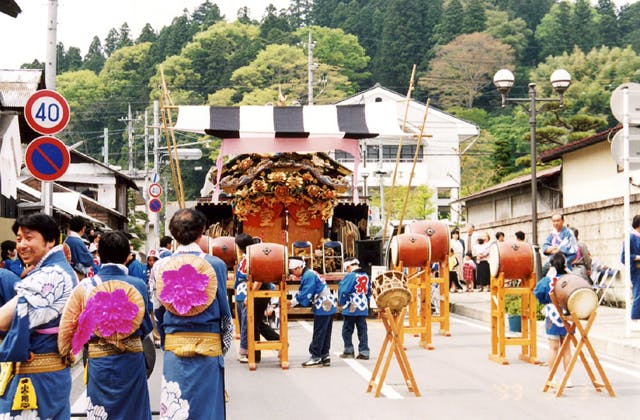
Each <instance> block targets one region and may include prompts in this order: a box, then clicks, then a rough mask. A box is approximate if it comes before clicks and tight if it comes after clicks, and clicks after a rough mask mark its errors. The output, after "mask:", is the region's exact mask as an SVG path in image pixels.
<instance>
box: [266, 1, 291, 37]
mask: <svg viewBox="0 0 640 420" xmlns="http://www.w3.org/2000/svg"><path fill="white" fill-rule="evenodd" d="M260 36H261V37H262V38H263V39H264V40H265V41H266V43H268V44H288V43H289V42H291V40H292V36H291V25H290V23H289V17H288V16H287V14H286V13H282V14H278V11H277V10H276V8H275V6H274V5H273V4H269V6H267V8H266V9H265V15H264V17H263V18H262V22H261V23H260Z"/></svg>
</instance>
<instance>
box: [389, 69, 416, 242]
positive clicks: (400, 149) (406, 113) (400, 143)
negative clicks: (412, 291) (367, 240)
mask: <svg viewBox="0 0 640 420" xmlns="http://www.w3.org/2000/svg"><path fill="white" fill-rule="evenodd" d="M415 75H416V65H415V64H414V65H413V68H412V70H411V78H410V79H409V90H407V98H406V99H405V108H404V117H403V118H402V131H403V132H404V130H405V128H406V126H407V117H408V115H409V104H410V103H411V93H412V92H413V89H414V86H413V79H414V77H415ZM381 147H382V146H381ZM401 152H402V137H400V142H399V143H398V153H397V154H396V166H395V168H394V170H393V179H392V181H391V190H389V203H390V205H389V206H387V214H386V215H385V218H384V223H383V224H382V241H383V242H384V240H385V238H386V236H387V224H388V223H389V218H390V217H391V210H392V207H393V192H394V191H393V190H394V187H395V185H396V177H397V176H398V166H399V165H400V153H401ZM380 182H381V183H382V177H381V178H380ZM382 188H384V185H382ZM380 199H381V200H382V197H380ZM381 204H382V203H381ZM401 227H402V226H400V227H399V228H398V233H400V230H399V229H400V228H401ZM392 233H393V231H392Z"/></svg>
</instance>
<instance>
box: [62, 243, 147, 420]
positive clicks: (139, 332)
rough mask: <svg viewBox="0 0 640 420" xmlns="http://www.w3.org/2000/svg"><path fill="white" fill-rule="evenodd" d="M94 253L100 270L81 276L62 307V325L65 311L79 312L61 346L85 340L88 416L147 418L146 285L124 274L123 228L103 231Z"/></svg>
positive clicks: (126, 245)
mask: <svg viewBox="0 0 640 420" xmlns="http://www.w3.org/2000/svg"><path fill="white" fill-rule="evenodd" d="M98 252H99V253H100V259H101V261H102V268H101V270H100V273H99V274H96V275H95V276H93V277H87V278H85V279H84V280H82V281H81V282H80V284H79V286H78V287H77V288H76V289H74V291H73V296H72V298H71V300H70V301H69V303H68V304H67V306H66V307H65V311H64V315H63V324H62V326H63V327H64V326H65V323H66V322H67V321H66V320H67V312H68V311H72V313H80V316H79V317H78V321H77V323H76V325H77V327H76V328H75V331H74V332H73V337H68V338H69V341H68V342H65V343H64V344H62V345H60V351H61V352H65V351H71V352H72V353H73V354H77V353H79V352H80V351H81V350H82V348H83V346H85V345H87V344H88V346H87V347H88V356H89V359H88V364H87V400H88V403H87V418H89V419H103V418H110V419H111V418H113V419H124V418H127V419H139V420H150V419H151V406H150V402H149V390H148V387H147V375H146V370H147V367H146V363H145V356H144V353H143V348H142V339H143V338H144V337H145V336H146V335H147V334H149V333H150V332H151V329H152V327H153V326H152V323H151V304H150V302H149V292H148V289H147V284H146V283H145V282H144V281H142V280H141V279H139V278H137V277H133V276H129V275H128V274H127V268H126V266H125V265H124V263H125V261H126V260H127V257H128V255H129V239H128V238H127V236H126V235H125V234H124V232H120V231H111V232H106V233H105V234H104V235H103V236H102V237H101V238H100V247H99V249H98ZM76 297H77V299H76ZM73 318H74V317H73V316H71V317H69V319H73ZM63 337H64V338H63V340H62V341H65V338H66V337H65V336H64V335H63ZM69 348H70V350H67V349H69Z"/></svg>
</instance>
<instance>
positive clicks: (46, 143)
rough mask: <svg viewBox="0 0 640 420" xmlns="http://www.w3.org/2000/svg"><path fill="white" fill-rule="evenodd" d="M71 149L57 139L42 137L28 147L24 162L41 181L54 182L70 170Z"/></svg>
mask: <svg viewBox="0 0 640 420" xmlns="http://www.w3.org/2000/svg"><path fill="white" fill-rule="evenodd" d="M70 160H71V158H70V156H69V149H67V146H66V145H65V144H64V143H63V142H62V141H60V140H58V139H57V138H55V137H50V136H42V137H38V138H37V139H35V140H33V141H32V142H31V143H29V145H28V146H27V150H26V151H25V154H24V162H25V164H26V165H27V169H29V172H31V174H32V175H33V176H34V177H36V178H37V179H39V180H40V181H54V180H56V179H58V178H60V177H61V176H62V175H64V173H65V172H66V171H67V169H68V168H69V162H70Z"/></svg>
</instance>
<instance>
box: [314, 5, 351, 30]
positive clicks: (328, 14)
mask: <svg viewBox="0 0 640 420" xmlns="http://www.w3.org/2000/svg"><path fill="white" fill-rule="evenodd" d="M342 3H344V2H342V1H340V0H314V2H313V5H312V7H311V12H310V15H311V22H310V23H312V24H314V25H317V26H326V27H335V26H337V25H336V22H334V17H333V13H334V11H335V10H336V8H337V7H338V6H339V5H340V4H342Z"/></svg>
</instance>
